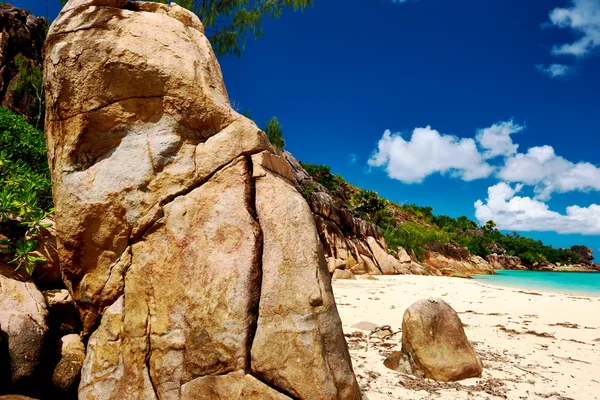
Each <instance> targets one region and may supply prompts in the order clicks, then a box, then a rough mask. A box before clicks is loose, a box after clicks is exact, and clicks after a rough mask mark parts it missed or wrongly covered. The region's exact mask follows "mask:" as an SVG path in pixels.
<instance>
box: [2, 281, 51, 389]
mask: <svg viewBox="0 0 600 400" xmlns="http://www.w3.org/2000/svg"><path fill="white" fill-rule="evenodd" d="M47 315H48V312H47V311H46V304H45V302H44V297H43V296H42V294H41V293H40V291H39V290H38V289H37V287H36V286H35V284H34V283H33V282H32V281H27V282H21V281H18V280H16V279H11V278H7V277H5V276H4V275H0V330H1V332H0V333H2V336H3V337H4V339H5V340H6V342H7V347H8V363H9V367H10V375H11V379H12V382H13V383H18V382H20V381H22V380H25V379H27V378H31V377H32V376H33V375H34V374H35V372H36V370H37V369H38V367H39V365H40V362H41V361H42V356H43V350H44V349H43V346H44V338H45V336H46V333H47V331H48V327H47V325H46V317H47ZM0 361H1V360H0Z"/></svg>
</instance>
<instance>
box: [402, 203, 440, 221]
mask: <svg viewBox="0 0 600 400" xmlns="http://www.w3.org/2000/svg"><path fill="white" fill-rule="evenodd" d="M400 207H401V208H402V209H403V210H404V211H406V212H408V213H409V214H411V215H412V216H413V217H414V218H415V219H418V220H420V221H422V222H426V223H433V218H434V216H433V212H432V211H433V207H421V206H417V205H416V204H403V205H402V206H400Z"/></svg>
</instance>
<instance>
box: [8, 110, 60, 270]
mask: <svg viewBox="0 0 600 400" xmlns="http://www.w3.org/2000/svg"><path fill="white" fill-rule="evenodd" d="M0 149H1V150H0V253H2V258H3V259H4V261H6V262H8V263H9V264H13V265H14V266H15V269H19V268H24V269H25V270H26V271H27V272H28V273H29V274H31V273H32V272H33V269H34V266H35V263H37V262H43V261H45V260H44V259H43V258H40V257H35V256H33V255H32V254H31V253H32V252H33V251H34V250H35V249H36V247H37V245H38V243H37V241H36V240H33V239H30V238H31V237H34V236H35V235H36V234H37V233H38V231H39V229H40V228H41V227H42V226H43V225H42V224H41V221H42V220H43V219H44V218H45V217H46V216H47V215H48V213H49V212H51V211H52V191H51V181H50V172H49V170H48V161H47V158H46V143H45V141H44V134H43V132H42V131H40V130H37V129H35V128H34V127H33V126H31V125H30V124H29V123H28V122H27V121H26V120H25V118H24V117H23V116H21V115H18V114H15V113H13V112H12V111H9V110H7V109H5V108H0Z"/></svg>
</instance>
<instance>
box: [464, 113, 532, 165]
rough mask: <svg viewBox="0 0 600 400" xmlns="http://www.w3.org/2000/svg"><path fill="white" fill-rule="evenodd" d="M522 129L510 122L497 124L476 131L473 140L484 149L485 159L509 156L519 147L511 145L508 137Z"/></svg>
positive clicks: (510, 139) (511, 142)
mask: <svg viewBox="0 0 600 400" xmlns="http://www.w3.org/2000/svg"><path fill="white" fill-rule="evenodd" d="M523 129H524V127H523V126H521V125H519V124H516V123H515V122H514V121H512V120H510V121H505V122H498V123H495V124H494V125H492V126H490V127H489V128H485V129H480V130H478V131H477V135H476V136H475V140H477V142H478V143H479V145H480V146H481V147H482V148H483V149H484V151H485V152H484V157H485V158H494V157H497V156H511V155H513V154H515V153H516V152H517V149H518V148H519V145H518V144H514V143H513V141H512V138H511V137H510V135H512V134H513V133H517V132H521V131H522V130H523Z"/></svg>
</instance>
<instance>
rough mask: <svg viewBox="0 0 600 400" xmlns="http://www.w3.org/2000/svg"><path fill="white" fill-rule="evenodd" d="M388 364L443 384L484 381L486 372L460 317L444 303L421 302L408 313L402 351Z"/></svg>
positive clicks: (404, 324) (404, 320)
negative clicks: (483, 371)
mask: <svg viewBox="0 0 600 400" xmlns="http://www.w3.org/2000/svg"><path fill="white" fill-rule="evenodd" d="M384 364H385V365H386V366H387V367H388V368H391V369H395V370H398V371H401V372H405V373H409V374H413V375H417V376H422V377H425V378H430V379H435V380H437V381H442V382H449V381H457V380H461V379H466V378H474V377H480V376H481V372H482V370H483V365H482V363H481V360H480V359H479V357H478V356H477V354H476V353H475V350H474V349H473V346H471V343H469V340H468V339H467V336H466V335H465V331H464V329H463V327H462V323H461V321H460V318H459V317H458V314H456V312H455V311H454V310H453V309H452V307H450V306H449V305H448V303H446V302H444V301H443V300H442V299H429V300H419V301H418V302H416V303H415V304H413V305H412V306H410V307H409V308H408V309H407V310H406V312H405V313H404V318H403V319H402V351H401V352H395V353H393V354H392V355H390V357H389V358H388V359H386V360H385V362H384Z"/></svg>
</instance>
